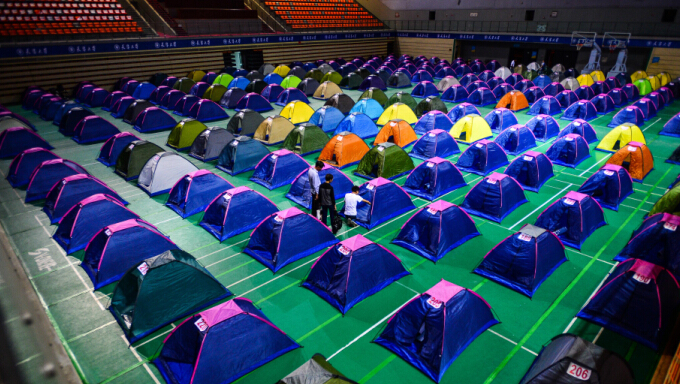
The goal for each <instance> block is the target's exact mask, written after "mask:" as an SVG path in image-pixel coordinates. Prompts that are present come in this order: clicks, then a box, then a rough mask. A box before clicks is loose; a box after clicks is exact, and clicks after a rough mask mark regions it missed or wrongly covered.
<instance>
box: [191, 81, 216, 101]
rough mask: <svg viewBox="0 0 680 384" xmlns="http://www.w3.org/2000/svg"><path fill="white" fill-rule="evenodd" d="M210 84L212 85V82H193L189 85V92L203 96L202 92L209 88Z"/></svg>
mask: <svg viewBox="0 0 680 384" xmlns="http://www.w3.org/2000/svg"><path fill="white" fill-rule="evenodd" d="M210 85H212V84H208V83H205V82H202V81H199V82H197V83H196V84H194V86H193V87H191V90H189V94H190V95H195V96H198V97H203V94H204V93H205V91H206V90H207V89H208V88H210Z"/></svg>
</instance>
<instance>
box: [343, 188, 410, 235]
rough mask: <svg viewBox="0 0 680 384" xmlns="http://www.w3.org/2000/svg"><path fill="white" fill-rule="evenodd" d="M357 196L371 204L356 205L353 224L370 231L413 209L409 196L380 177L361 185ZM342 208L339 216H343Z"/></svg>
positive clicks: (361, 203)
mask: <svg viewBox="0 0 680 384" xmlns="http://www.w3.org/2000/svg"><path fill="white" fill-rule="evenodd" d="M359 195H360V196H361V197H362V198H363V199H364V200H367V201H370V202H371V204H370V205H369V204H366V203H363V202H360V203H359V204H358V205H357V217H356V220H355V222H356V223H357V224H359V225H360V226H362V227H364V228H367V229H371V228H373V227H375V226H377V225H379V224H380V223H383V222H385V221H387V220H389V219H391V218H393V217H395V216H399V215H401V214H402V213H404V212H407V211H410V210H412V209H415V205H413V202H412V201H411V198H410V197H409V195H408V194H407V193H406V192H405V191H404V190H403V189H402V188H401V187H400V186H398V185H397V184H395V183H394V182H392V181H389V180H387V179H384V178H382V177H378V178H375V179H373V180H370V181H367V182H365V183H364V184H362V185H361V187H360V189H359ZM344 214H345V207H344V206H343V208H342V210H341V211H340V215H342V216H344Z"/></svg>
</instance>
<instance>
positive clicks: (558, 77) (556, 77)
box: [550, 71, 565, 83]
mask: <svg viewBox="0 0 680 384" xmlns="http://www.w3.org/2000/svg"><path fill="white" fill-rule="evenodd" d="M564 79H565V77H564V72H556V71H555V72H553V73H551V74H550V80H552V81H554V82H558V83H561V82H562V80H564Z"/></svg>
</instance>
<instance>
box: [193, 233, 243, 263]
mask: <svg viewBox="0 0 680 384" xmlns="http://www.w3.org/2000/svg"><path fill="white" fill-rule="evenodd" d="M248 240H250V238H247V239H245V240H241V241H239V242H238V243H234V244H231V245H229V246H227V247H224V248H220V249H218V250H217V251H214V252H210V253H208V254H207V255H203V256H201V257H199V258H197V259H196V260H201V259H205V258H206V257H208V256H212V255H214V254H216V253H217V252H222V251H226V250H227V249H229V248H231V247H234V246H236V245H239V244H241V243H243V242H246V241H248ZM239 253H240V252H239ZM239 253H237V255H238V254H239ZM233 256H236V255H233ZM233 256H229V257H233ZM223 260H226V259H223ZM206 268H207V267H206Z"/></svg>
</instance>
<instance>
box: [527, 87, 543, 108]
mask: <svg viewBox="0 0 680 384" xmlns="http://www.w3.org/2000/svg"><path fill="white" fill-rule="evenodd" d="M522 93H523V94H524V97H526V98H527V102H529V104H534V103H535V102H537V101H538V100H540V99H541V97H543V96H545V93H543V89H541V87H535V86H534V87H529V88H527V89H525V90H524V91H522Z"/></svg>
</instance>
